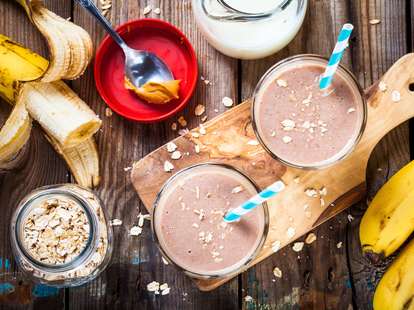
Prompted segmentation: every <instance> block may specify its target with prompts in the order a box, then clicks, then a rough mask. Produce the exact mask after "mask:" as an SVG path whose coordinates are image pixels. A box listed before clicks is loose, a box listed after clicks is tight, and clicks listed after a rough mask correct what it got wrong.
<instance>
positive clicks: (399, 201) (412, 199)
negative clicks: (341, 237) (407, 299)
mask: <svg viewBox="0 0 414 310" xmlns="http://www.w3.org/2000/svg"><path fill="white" fill-rule="evenodd" d="M413 206H414V161H412V162H411V163H409V164H408V165H406V166H405V167H403V168H402V169H401V170H400V171H398V172H397V173H396V174H395V175H394V176H393V177H392V178H391V179H390V180H388V182H387V183H386V184H385V185H384V186H383V187H382V188H381V189H380V190H379V192H378V193H377V195H376V196H375V197H374V199H373V200H372V202H371V204H370V205H369V207H368V209H367V211H366V212H365V214H364V216H363V218H362V220H361V224H360V228H359V236H360V240H361V246H362V250H363V252H364V253H366V254H367V255H368V256H369V257H371V258H372V259H373V260H377V259H379V258H381V257H387V256H389V255H391V254H392V253H394V251H395V250H397V249H398V248H399V247H400V245H401V244H403V243H404V241H405V240H406V239H407V238H408V236H409V235H410V234H411V233H412V232H413V231H414V207H413ZM413 272H414V270H413ZM413 289H414V288H413Z"/></svg>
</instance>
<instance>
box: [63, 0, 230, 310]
mask: <svg viewBox="0 0 414 310" xmlns="http://www.w3.org/2000/svg"><path fill="white" fill-rule="evenodd" d="M147 5H151V6H152V8H157V7H159V8H160V9H161V14H160V15H159V16H158V15H156V14H154V13H153V12H152V13H150V14H148V15H147V16H146V17H152V18H162V19H165V20H167V21H170V22H171V23H173V24H174V25H176V26H178V27H179V28H180V29H181V30H182V31H183V32H184V33H185V34H186V35H187V36H188V37H189V39H190V41H191V42H192V44H193V45H194V46H195V49H196V51H197V56H198V59H199V69H200V74H201V75H203V76H205V77H206V78H208V79H209V80H210V81H212V82H213V85H212V86H207V85H205V84H204V83H202V82H200V83H199V85H198V87H197V91H196V93H195V95H194V98H193V100H192V101H191V103H190V104H189V106H188V107H187V108H186V109H185V111H184V112H183V115H184V116H185V118H186V119H187V121H188V126H189V127H190V128H191V127H195V126H196V125H197V124H198V123H199V122H200V117H195V116H194V107H195V106H196V105H197V104H198V103H202V104H205V105H206V111H207V112H206V114H207V115H208V117H209V118H211V117H213V116H214V115H216V114H217V113H220V112H222V111H223V110H224V109H225V108H224V107H223V106H222V104H221V103H220V101H221V98H222V97H224V96H229V97H233V98H235V99H238V98H236V97H237V61H236V60H232V59H229V58H227V57H224V56H222V55H220V54H219V53H218V52H216V51H215V50H214V49H213V48H212V47H210V46H209V45H208V44H207V42H206V41H205V39H204V38H203V37H202V36H201V34H200V33H199V32H198V30H197V28H196V26H195V23H194V20H193V16H192V12H191V7H190V1H189V0H185V1H143V0H142V1H120V0H117V1H115V0H114V1H113V2H112V9H111V21H112V23H113V24H120V23H122V22H125V21H127V20H131V19H134V18H138V17H144V15H143V9H144V7H145V6H147ZM74 20H75V22H76V23H78V24H80V25H82V26H83V27H85V29H87V30H88V31H89V32H90V33H91V34H92V37H93V39H94V42H95V44H98V43H99V42H100V41H101V39H102V37H103V35H104V32H103V30H102V28H101V27H100V26H99V25H98V24H97V23H96V22H95V21H94V20H93V19H92V18H91V17H90V16H89V15H88V14H87V13H86V12H84V11H82V9H81V8H79V7H78V6H77V5H75V8H74ZM228 81H234V82H233V83H228ZM74 88H75V90H76V91H77V92H78V93H79V94H80V96H81V97H82V98H83V99H86V101H87V102H89V103H91V104H92V106H93V108H94V110H95V111H97V112H98V113H99V114H100V115H101V116H102V118H103V120H104V126H103V129H102V131H101V132H100V133H99V134H98V144H99V149H100V154H101V169H102V177H103V179H102V180H103V182H102V185H101V187H100V188H99V190H98V193H99V195H100V196H101V198H102V199H103V200H104V202H105V205H106V207H107V210H108V212H109V214H110V215H111V217H112V218H119V219H122V220H123V221H124V224H123V225H122V226H121V227H116V228H115V229H114V230H115V248H114V256H113V260H112V264H111V266H110V267H109V268H108V270H107V272H105V274H104V275H103V276H101V277H100V278H99V279H97V280H96V281H94V282H92V283H90V284H88V285H86V286H84V287H81V288H76V289H70V298H69V308H71V309H80V308H86V307H87V308H91V309H100V308H102V307H103V306H107V307H122V308H123V309H129V308H133V307H134V306H135V307H136V305H139V308H140V309H154V308H155V309H212V308H216V309H236V308H237V307H238V298H237V296H238V282H237V279H236V280H234V281H232V282H231V283H229V284H227V285H226V286H225V287H223V288H221V289H220V290H217V291H215V292H213V293H210V294H205V293H201V292H199V291H198V289H197V288H196V287H195V286H194V284H193V283H192V281H191V280H190V279H188V278H187V277H185V276H184V275H183V274H182V273H180V272H179V271H177V270H176V269H175V268H174V267H172V266H166V265H164V264H163V263H162V260H161V257H160V254H159V252H158V250H157V249H156V246H155V244H154V242H153V240H152V234H151V231H150V228H149V225H148V223H146V224H145V227H144V231H143V233H142V235H141V236H139V237H135V238H131V237H130V236H128V230H129V228H130V227H131V226H132V225H133V224H136V221H137V219H136V215H137V214H138V212H139V210H141V211H142V212H146V211H145V208H143V206H142V205H140V203H139V200H138V198H137V195H136V193H135V192H134V190H133V188H132V186H131V184H130V180H129V172H125V171H124V170H123V168H125V167H128V166H131V164H132V163H133V162H134V161H136V160H138V159H140V158H141V157H142V156H144V155H146V154H148V153H149V152H150V151H152V150H153V149H155V148H156V147H158V146H160V145H161V144H163V143H165V142H167V141H168V140H170V139H172V138H173V137H175V136H176V135H177V132H173V131H172V130H171V129H170V128H171V123H172V122H176V120H177V118H178V116H180V115H181V114H179V115H177V117H175V118H173V119H171V120H168V121H166V122H164V123H160V124H152V125H141V124H138V123H134V122H130V121H127V120H125V119H122V118H121V117H119V116H117V115H115V114H114V115H113V116H112V117H110V118H108V117H105V113H104V111H105V107H106V106H105V104H104V102H103V101H102V100H101V99H100V98H99V95H98V94H97V93H96V90H95V87H94V80H93V76H92V72H91V70H90V69H89V70H88V71H87V73H86V74H85V75H84V76H83V77H82V78H81V79H80V80H79V81H77V82H75V83H74ZM215 109H217V111H218V112H215V111H214V110H215ZM153 280H155V281H158V282H160V283H164V282H167V283H168V284H169V285H170V286H171V288H172V289H171V293H170V294H169V295H167V296H154V295H153V293H149V292H147V289H146V285H147V284H148V283H149V282H151V281H153Z"/></svg>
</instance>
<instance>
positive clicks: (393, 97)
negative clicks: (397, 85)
mask: <svg viewBox="0 0 414 310" xmlns="http://www.w3.org/2000/svg"><path fill="white" fill-rule="evenodd" d="M391 100H392V101H394V102H398V101H400V100H401V94H400V92H399V91H398V90H393V91H392V93H391Z"/></svg>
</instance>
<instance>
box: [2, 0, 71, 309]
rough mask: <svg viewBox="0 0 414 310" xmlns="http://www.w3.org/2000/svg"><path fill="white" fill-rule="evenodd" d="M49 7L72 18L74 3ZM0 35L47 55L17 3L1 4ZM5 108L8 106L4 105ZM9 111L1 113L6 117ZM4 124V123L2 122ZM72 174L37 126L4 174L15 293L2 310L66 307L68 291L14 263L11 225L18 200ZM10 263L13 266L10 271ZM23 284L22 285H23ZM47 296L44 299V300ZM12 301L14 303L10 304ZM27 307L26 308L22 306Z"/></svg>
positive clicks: (5, 227) (7, 256) (5, 226)
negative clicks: (18, 160)
mask: <svg viewBox="0 0 414 310" xmlns="http://www.w3.org/2000/svg"><path fill="white" fill-rule="evenodd" d="M45 3H46V5H47V6H48V7H49V8H50V9H51V10H53V11H54V12H56V13H57V14H59V15H61V16H63V17H70V15H71V1H63V2H62V1H61V2H60V3H58V2H56V1H53V0H48V1H45ZM0 15H1V18H0V32H1V33H2V34H5V35H7V36H10V37H11V38H12V39H14V40H16V41H17V42H19V43H22V44H23V45H25V46H27V47H30V48H31V49H33V50H35V51H36V52H38V53H40V54H42V55H44V56H47V47H46V44H45V42H44V39H43V38H42V37H41V35H40V34H39V33H38V31H37V30H36V28H35V27H34V26H33V25H31V23H30V22H29V20H28V18H27V17H26V15H25V12H24V10H23V9H21V8H20V6H19V5H18V4H17V3H15V2H14V1H1V3H0ZM0 105H1V106H4V105H6V103H5V102H3V101H2V102H0ZM6 110H8V109H7V108H6V109H3V108H2V110H1V113H2V115H3V116H4V115H6ZM1 124H3V123H1ZM67 181H68V172H67V169H66V167H65V164H64V162H63V161H62V160H61V159H60V158H59V157H58V156H57V155H56V153H55V152H54V151H53V149H52V148H51V147H50V145H49V143H48V142H47V141H46V140H45V138H44V137H43V135H42V133H41V130H40V129H39V128H38V126H35V128H34V130H33V131H32V136H31V139H30V142H29V144H28V145H27V153H26V154H25V155H24V158H23V162H22V166H21V167H20V168H18V169H17V170H13V171H11V172H7V173H5V174H2V175H0V213H1V214H2V215H1V216H0V261H2V263H1V264H0V283H3V284H4V283H11V284H12V285H14V286H15V288H14V289H15V293H13V294H10V295H1V293H0V309H3V306H4V307H5V309H9V308H10V307H12V306H13V307H18V308H19V309H22V308H42V307H44V308H50V309H59V308H63V306H64V290H50V291H49V290H47V289H45V288H44V287H43V286H33V285H31V284H29V283H28V282H27V278H25V277H23V276H22V275H21V274H20V272H19V271H18V270H16V266H15V264H14V262H13V258H12V254H11V248H10V242H9V238H10V237H9V223H10V218H11V214H12V212H13V210H14V208H15V206H16V204H17V203H18V201H19V200H20V199H21V198H22V197H23V196H24V195H25V194H27V193H28V192H30V191H31V190H33V189H34V188H37V187H39V186H42V185H48V184H55V183H65V182H67ZM6 260H8V261H9V262H12V263H11V267H9V268H7V269H6ZM20 281H21V282H20ZM42 296H43V297H42ZM8 301H10V302H11V304H10V303H9V302H8ZM21 304H26V305H25V306H19V305H21Z"/></svg>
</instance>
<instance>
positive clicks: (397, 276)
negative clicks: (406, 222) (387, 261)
mask: <svg viewBox="0 0 414 310" xmlns="http://www.w3.org/2000/svg"><path fill="white" fill-rule="evenodd" d="M373 303H374V310H391V309H392V310H412V309H414V240H413V241H411V242H410V243H409V244H408V245H407V247H406V248H404V250H403V251H402V252H401V253H400V254H399V255H398V257H397V258H396V260H395V261H394V262H393V263H392V264H391V266H390V267H389V268H388V269H387V271H386V272H385V274H384V276H383V277H382V279H381V280H380V282H379V283H378V286H377V288H376V290H375V294H374V301H373Z"/></svg>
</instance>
